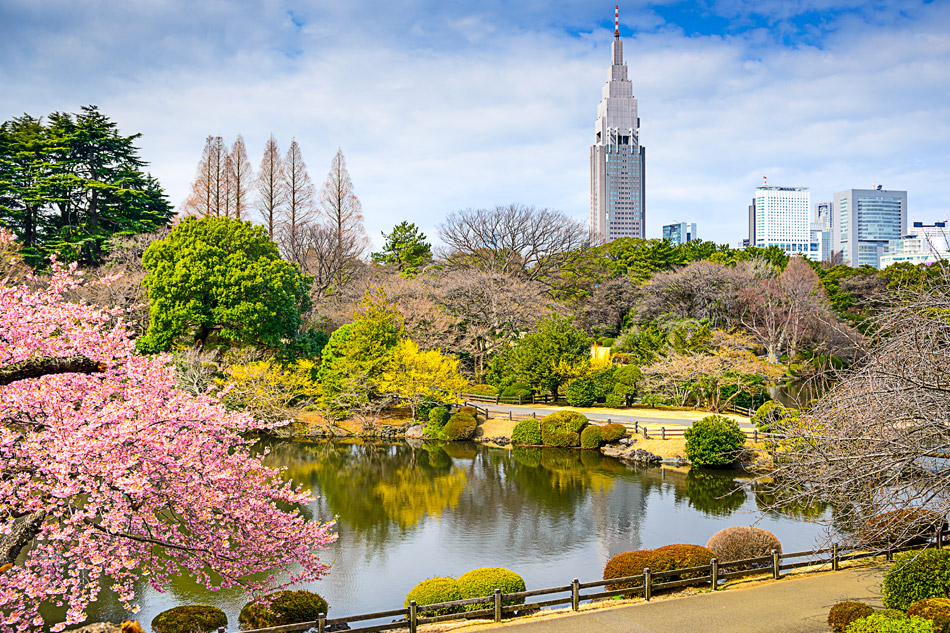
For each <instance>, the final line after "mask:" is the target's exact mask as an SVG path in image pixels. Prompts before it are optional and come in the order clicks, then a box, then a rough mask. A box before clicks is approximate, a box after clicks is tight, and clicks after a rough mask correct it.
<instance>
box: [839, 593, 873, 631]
mask: <svg viewBox="0 0 950 633" xmlns="http://www.w3.org/2000/svg"><path fill="white" fill-rule="evenodd" d="M872 613H874V609H872V608H871V607H870V606H868V605H866V604H864V603H863V602H854V601H853V600H848V601H846V602H839V603H837V604H836V605H835V606H833V607H831V611H829V612H828V626H830V627H831V630H832V631H834V632H835V633H844V632H845V629H846V628H848V625H849V624H851V623H852V622H854V621H855V620H858V619H860V618H865V617H867V616H869V615H871V614H872Z"/></svg>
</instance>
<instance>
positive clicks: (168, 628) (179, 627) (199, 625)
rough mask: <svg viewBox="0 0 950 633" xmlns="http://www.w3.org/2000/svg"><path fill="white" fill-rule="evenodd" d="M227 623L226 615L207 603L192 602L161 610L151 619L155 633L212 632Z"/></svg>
mask: <svg viewBox="0 0 950 633" xmlns="http://www.w3.org/2000/svg"><path fill="white" fill-rule="evenodd" d="M227 625H228V616H227V615H225V614H224V611H222V610H221V609H219V608H218V607H213V606H211V605H209V604H192V605H187V606H183V607H175V608H173V609H168V610H167V611H162V612H161V613H159V614H158V615H156V616H155V617H154V618H153V619H152V630H153V631H155V633H212V631H217V630H218V628H220V627H222V626H224V627H226V626H227Z"/></svg>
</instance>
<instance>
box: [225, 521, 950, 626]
mask: <svg viewBox="0 0 950 633" xmlns="http://www.w3.org/2000/svg"><path fill="white" fill-rule="evenodd" d="M947 534H950V531H945V530H943V529H941V530H939V531H937V532H936V534H935V539H934V540H931V541H925V542H922V543H917V544H913V545H906V546H903V547H893V548H892V547H890V546H887V547H886V548H885V549H881V550H877V551H868V550H854V549H852V550H848V549H845V548H841V547H840V546H839V545H838V544H837V543H835V544H834V545H833V546H832V547H830V548H827V549H819V550H811V551H804V552H792V553H790V554H779V553H778V551H776V550H772V554H771V555H770V556H763V557H761V558H749V559H746V560H740V561H732V562H728V563H721V562H719V561H717V560H716V559H715V558H714V559H712V561H710V563H709V564H708V565H699V566H697V567H688V568H685V569H671V570H667V571H651V570H650V569H649V568H646V569H644V570H643V573H641V574H635V575H633V576H625V577H623V578H611V579H610V580H594V581H592V582H580V581H578V580H577V579H576V578H575V579H574V580H572V581H571V582H570V584H567V585H562V586H560V587H549V588H547V589H535V590H533V591H519V592H517V593H501V591H500V590H499V589H495V591H494V593H493V595H490V596H486V597H484V598H470V599H468V600H453V601H451V602H440V603H437V604H429V605H417V604H416V603H415V601H412V602H410V603H409V606H408V607H406V608H404V609H392V610H390V611H378V612H376V613H364V614H360V615H351V616H347V617H342V618H327V617H326V615H325V614H322V613H321V614H320V616H319V617H318V619H317V620H314V621H312V622H301V623H298V624H285V625H283V626H273V627H270V628H266V629H253V630H250V631H244V633H295V632H296V631H306V630H308V629H312V628H315V629H317V632H318V633H326V631H328V630H330V629H331V627H333V628H334V629H335V628H336V627H337V626H339V625H344V624H345V625H347V626H349V625H350V624H353V623H357V622H366V621H369V620H381V619H384V618H400V619H398V620H393V621H391V622H389V623H386V624H373V625H370V626H361V627H357V628H350V629H346V630H349V631H350V633H371V632H374V631H396V630H402V629H408V630H409V632H410V633H416V630H417V628H418V626H419V625H420V624H431V623H433V622H445V621H448V620H464V619H469V618H472V619H476V618H479V619H480V618H491V619H492V620H494V621H495V622H501V620H502V618H503V617H504V616H505V615H510V614H512V613H515V612H522V613H523V612H529V611H537V610H538V609H541V608H543V607H551V606H557V605H566V604H570V605H571V609H572V610H573V611H577V610H578V609H579V607H580V603H581V602H589V601H591V600H599V599H602V598H610V597H613V596H620V595H624V594H636V595H640V596H643V598H644V599H646V600H650V599H651V598H652V597H653V595H654V594H655V593H657V592H661V591H664V590H668V589H680V588H682V587H695V586H708V587H709V588H711V589H712V590H716V589H718V588H719V584H720V583H721V582H723V581H726V580H730V579H733V578H741V577H743V576H750V575H753V574H766V573H770V574H771V575H772V578H773V579H775V580H778V579H779V578H781V576H782V572H783V571H788V570H790V569H796V568H799V567H807V566H814V565H828V566H829V569H830V570H831V571H837V570H838V567H839V564H840V563H841V562H842V561H850V560H858V559H862V558H871V557H874V556H880V555H881V554H883V555H884V556H885V559H886V560H888V561H890V560H893V557H894V554H896V553H898V552H903V551H908V550H914V549H920V548H922V547H924V546H925V545H926V546H927V547H929V546H931V545H933V546H935V547H937V548H938V549H939V548H942V547H943V541H944V537H945V536H946V535H947ZM797 559H805V560H797ZM792 560H794V561H795V562H787V563H786V562H784V561H792ZM749 566H752V567H753V568H752V569H742V568H744V567H749ZM730 570H731V571H730ZM693 574H701V575H700V576H695V577H692V578H681V576H684V575H693ZM664 579H665V580H664ZM658 581H659V582H658ZM619 584H627V585H628V587H627V588H625V589H618V588H616V585H619ZM588 589H600V591H586V590H588ZM582 591H583V593H581V592H582ZM561 594H564V595H561ZM554 595H557V596H558V597H556V598H549V599H545V600H539V601H535V602H525V603H524V604H515V605H510V604H509V605H506V604H505V602H511V601H527V599H528V598H538V597H543V596H554ZM475 604H478V605H485V608H484V609H479V610H477V611H467V612H464V613H449V614H447V615H439V616H432V617H423V616H422V615H420V614H421V613H423V612H426V611H434V610H436V609H452V608H461V607H465V606H469V605H475ZM218 631H219V633H225V629H224V628H223V627H222V628H220V629H218Z"/></svg>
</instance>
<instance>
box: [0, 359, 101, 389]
mask: <svg viewBox="0 0 950 633" xmlns="http://www.w3.org/2000/svg"><path fill="white" fill-rule="evenodd" d="M105 370H106V365H105V363H100V362H98V361H94V360H92V359H90V358H86V357H85V356H67V357H63V358H53V357H50V356H40V357H38V358H30V359H28V360H22V361H20V362H18V363H10V364H9V365H3V366H0V385H9V384H10V383H11V382H16V381H17V380H25V379H27V378H39V377H41V376H49V375H52V374H94V373H100V372H104V371H105Z"/></svg>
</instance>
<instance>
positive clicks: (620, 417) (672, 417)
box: [467, 402, 755, 429]
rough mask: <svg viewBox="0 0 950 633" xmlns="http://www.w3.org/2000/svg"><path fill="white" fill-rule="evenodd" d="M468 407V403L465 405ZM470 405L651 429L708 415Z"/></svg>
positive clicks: (745, 424) (743, 421)
mask: <svg viewBox="0 0 950 633" xmlns="http://www.w3.org/2000/svg"><path fill="white" fill-rule="evenodd" d="M467 404H469V403H467ZM470 404H473V405H477V406H478V407H479V408H481V409H488V410H489V411H490V412H492V413H496V414H499V415H508V412H509V411H510V412H511V413H513V414H515V415H531V414H532V413H534V414H535V415H537V416H538V417H539V418H540V417H542V416H545V415H548V414H549V413H553V412H555V411H564V410H567V411H579V412H581V413H583V414H584V415H586V416H587V418H588V419H589V420H594V421H597V422H606V421H607V420H610V421H611V422H619V423H621V424H631V425H632V424H633V423H634V422H639V423H640V424H641V425H642V424H647V425H649V427H650V428H651V429H652V428H653V427H654V426H656V427H661V426H692V425H693V422H696V421H697V420H700V419H702V418H703V417H705V416H707V415H711V414H710V413H708V412H702V411H697V412H696V413H689V412H685V411H653V410H650V409H632V410H624V411H618V412H616V413H614V412H607V411H605V410H603V409H600V410H597V409H594V410H585V409H577V408H574V407H554V406H532V405H520V406H519V405H514V404H492V403H489V402H471V403H470ZM726 415H728V416H729V417H730V418H733V419H734V420H736V421H737V422H738V423H739V427H740V428H743V429H752V428H755V427H754V425H753V424H752V423H751V422H749V418H745V417H742V416H739V415H735V414H732V413H729V414H726Z"/></svg>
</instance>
